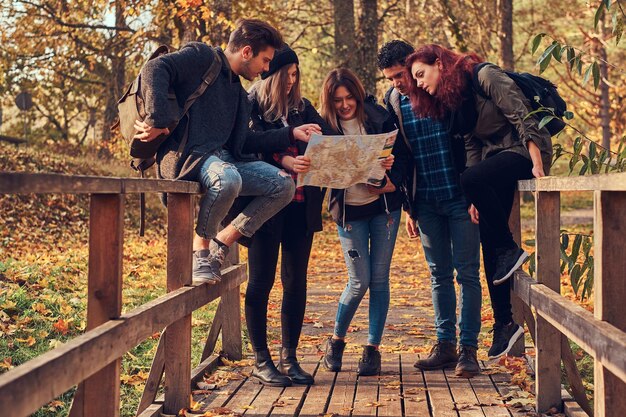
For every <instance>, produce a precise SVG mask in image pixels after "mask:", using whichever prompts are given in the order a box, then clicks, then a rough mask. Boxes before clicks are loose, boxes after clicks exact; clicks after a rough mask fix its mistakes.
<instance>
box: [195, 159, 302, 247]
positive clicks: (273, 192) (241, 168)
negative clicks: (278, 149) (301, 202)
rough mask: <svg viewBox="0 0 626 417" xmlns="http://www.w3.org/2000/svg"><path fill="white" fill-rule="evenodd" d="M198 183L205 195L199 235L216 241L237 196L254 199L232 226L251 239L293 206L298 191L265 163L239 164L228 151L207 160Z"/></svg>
mask: <svg viewBox="0 0 626 417" xmlns="http://www.w3.org/2000/svg"><path fill="white" fill-rule="evenodd" d="M199 180H200V183H201V184H202V185H203V186H204V187H205V188H206V192H205V193H204V195H203V196H202V199H201V200H200V212H199V213H198V224H197V226H196V233H198V235H200V236H202V237H203V238H205V239H211V238H213V237H215V235H216V234H217V227H218V225H219V223H220V222H221V221H222V219H224V217H226V214H227V213H228V210H229V209H230V207H231V206H232V205H233V201H235V198H237V197H238V196H255V198H254V199H252V201H250V203H249V204H248V205H247V206H246V207H245V208H244V209H243V211H242V212H241V213H240V214H239V215H238V216H237V217H236V218H235V219H234V220H233V221H232V222H231V225H232V226H233V227H234V228H235V229H236V230H237V231H239V232H240V233H241V234H242V235H244V236H247V237H250V236H252V235H253V234H254V232H256V231H257V230H258V229H259V228H260V227H261V226H262V225H263V223H265V222H266V221H267V220H269V219H270V218H271V217H272V216H274V215H275V214H276V213H278V212H279V211H280V210H281V209H282V208H283V207H285V206H286V205H287V204H289V203H290V202H291V200H292V199H293V194H294V192H295V190H296V186H295V183H294V181H293V179H292V178H291V175H289V174H287V173H286V172H285V171H282V170H280V169H278V168H276V167H275V166H273V165H270V164H268V163H266V162H263V161H236V160H235V159H234V158H233V156H232V155H231V154H230V153H229V152H228V151H226V150H222V151H221V152H219V153H217V154H216V155H211V156H210V157H208V158H207V159H206V161H205V162H204V164H203V165H202V168H201V169H200V178H199Z"/></svg>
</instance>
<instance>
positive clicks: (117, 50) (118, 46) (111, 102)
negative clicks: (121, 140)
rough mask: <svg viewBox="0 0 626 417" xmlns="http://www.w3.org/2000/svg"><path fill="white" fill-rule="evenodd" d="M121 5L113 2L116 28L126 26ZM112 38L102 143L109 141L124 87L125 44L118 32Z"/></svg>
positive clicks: (120, 2)
mask: <svg viewBox="0 0 626 417" xmlns="http://www.w3.org/2000/svg"><path fill="white" fill-rule="evenodd" d="M123 3H124V2H123V1H122V0H117V1H116V2H115V25H116V26H117V27H125V26H126V19H125V17H124V4H123ZM113 36H114V38H113V40H112V42H111V45H113V50H112V51H111V55H109V57H110V59H111V77H110V78H109V80H108V91H107V98H106V105H105V108H104V118H103V123H102V131H101V132H102V141H103V142H108V141H110V140H111V126H112V125H113V123H114V122H115V120H116V119H117V99H118V97H119V96H120V95H121V94H122V91H123V90H124V85H125V84H126V74H125V72H126V56H125V54H124V46H125V42H122V41H121V40H120V39H119V38H120V37H121V36H123V35H121V34H120V33H119V32H117V33H116V34H115V35H113Z"/></svg>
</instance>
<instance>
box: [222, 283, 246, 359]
mask: <svg viewBox="0 0 626 417" xmlns="http://www.w3.org/2000/svg"><path fill="white" fill-rule="evenodd" d="M221 303H222V318H223V320H222V350H223V351H224V353H225V354H226V355H227V356H228V359H230V360H237V361H238V360H241V358H242V354H243V353H242V350H243V349H242V342H241V300H240V298H239V287H238V286H237V287H235V288H233V289H232V290H229V291H226V292H225V293H224V294H222V301H221Z"/></svg>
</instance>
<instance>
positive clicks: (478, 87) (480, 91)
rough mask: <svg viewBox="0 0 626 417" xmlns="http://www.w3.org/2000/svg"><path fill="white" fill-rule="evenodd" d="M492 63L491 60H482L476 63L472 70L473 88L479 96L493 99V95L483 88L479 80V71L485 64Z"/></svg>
mask: <svg viewBox="0 0 626 417" xmlns="http://www.w3.org/2000/svg"><path fill="white" fill-rule="evenodd" d="M487 65H490V63H489V62H481V63H480V64H476V65H474V70H473V71H472V88H473V89H474V91H475V92H477V93H478V95H479V96H481V97H483V98H486V99H488V100H491V97H489V95H488V94H487V93H486V92H485V90H483V88H482V86H481V85H480V83H479V82H478V72H479V71H480V70H481V69H483V68H484V67H485V66H487Z"/></svg>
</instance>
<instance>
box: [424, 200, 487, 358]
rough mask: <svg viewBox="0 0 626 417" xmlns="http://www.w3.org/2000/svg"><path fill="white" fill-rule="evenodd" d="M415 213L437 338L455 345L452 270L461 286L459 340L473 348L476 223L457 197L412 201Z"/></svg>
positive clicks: (478, 299) (475, 337)
mask: <svg viewBox="0 0 626 417" xmlns="http://www.w3.org/2000/svg"><path fill="white" fill-rule="evenodd" d="M416 214H417V222H418V225H419V231H420V237H421V240H422V246H423V247H424V255H425V256H426V261H427V262H428V266H429V268H430V273H431V290H432V297H433V307H434V310H435V327H436V328H437V339H438V340H439V341H448V342H452V343H455V344H456V292H455V290H454V270H455V269H456V272H457V277H456V280H457V282H458V283H459V286H460V290H461V291H460V297H461V300H460V304H461V305H460V310H461V314H460V318H459V329H460V331H461V332H460V342H461V344H462V345H467V346H474V347H477V346H478V333H479V332H480V324H481V320H480V306H481V301H482V298H481V288H480V276H479V269H480V236H479V235H480V234H479V231H478V225H475V224H473V223H472V222H471V221H470V217H469V214H468V213H467V204H466V202H465V198H464V197H463V196H459V197H456V198H453V199H450V200H445V201H429V200H418V201H417V204H416Z"/></svg>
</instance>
